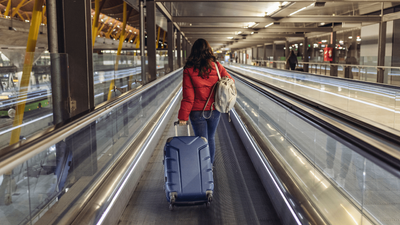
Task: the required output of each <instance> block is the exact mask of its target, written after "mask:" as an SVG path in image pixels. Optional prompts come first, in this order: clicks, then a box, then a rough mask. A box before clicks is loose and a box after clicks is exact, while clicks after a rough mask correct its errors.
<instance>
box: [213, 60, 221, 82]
mask: <svg viewBox="0 0 400 225" xmlns="http://www.w3.org/2000/svg"><path fill="white" fill-rule="evenodd" d="M214 65H215V70H217V74H218V80H221V74H219V69H218V65H217V63H216V62H214Z"/></svg>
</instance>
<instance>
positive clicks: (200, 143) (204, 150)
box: [163, 122, 214, 210]
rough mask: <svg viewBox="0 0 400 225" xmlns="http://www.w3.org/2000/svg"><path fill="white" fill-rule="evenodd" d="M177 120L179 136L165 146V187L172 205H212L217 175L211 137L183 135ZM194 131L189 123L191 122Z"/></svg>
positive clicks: (176, 133) (175, 124)
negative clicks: (210, 145) (214, 177)
mask: <svg viewBox="0 0 400 225" xmlns="http://www.w3.org/2000/svg"><path fill="white" fill-rule="evenodd" d="M178 125H179V123H178V122H175V123H174V126H175V136H176V137H171V138H169V139H168V140H167V143H166V144H165V147H164V160H163V163H164V179H165V184H164V189H165V195H166V197H167V201H168V202H169V203H170V204H169V209H170V210H173V208H174V206H183V205H186V206H187V205H199V204H206V206H207V207H209V206H210V203H211V201H212V197H213V191H214V179H213V172H212V165H211V158H210V150H209V147H208V142H207V139H206V138H204V137H193V136H179V137H178V130H177V126H178ZM187 130H188V135H190V130H189V125H187Z"/></svg>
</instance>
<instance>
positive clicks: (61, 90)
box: [46, 0, 69, 125]
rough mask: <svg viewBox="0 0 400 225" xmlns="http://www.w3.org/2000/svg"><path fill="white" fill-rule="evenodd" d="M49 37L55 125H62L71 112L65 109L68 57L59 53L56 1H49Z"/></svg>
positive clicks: (47, 2)
mask: <svg viewBox="0 0 400 225" xmlns="http://www.w3.org/2000/svg"><path fill="white" fill-rule="evenodd" d="M46 4H47V10H46V11H47V27H48V31H47V35H48V47H49V52H50V60H51V65H50V67H51V85H52V103H53V123H54V124H55V125H58V124H62V123H63V122H64V121H67V120H68V119H69V111H68V109H67V108H66V107H65V103H64V102H66V101H67V99H68V87H67V86H66V85H65V84H68V70H66V69H62V68H68V59H67V55H66V54H63V55H60V54H59V51H58V44H59V43H58V34H57V32H58V31H57V2H56V0H47V1H46Z"/></svg>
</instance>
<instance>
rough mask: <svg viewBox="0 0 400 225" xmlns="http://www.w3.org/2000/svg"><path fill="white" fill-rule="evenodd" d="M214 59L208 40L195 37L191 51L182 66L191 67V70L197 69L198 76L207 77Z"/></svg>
mask: <svg viewBox="0 0 400 225" xmlns="http://www.w3.org/2000/svg"><path fill="white" fill-rule="evenodd" d="M216 61H217V59H216V58H215V56H214V53H213V51H212V49H211V47H210V45H209V44H208V42H207V41H206V40H204V39H197V40H196V41H195V42H194V44H193V47H192V51H191V52H190V56H189V57H188V58H187V60H186V64H185V67H184V68H185V69H186V68H192V67H193V71H195V70H198V71H199V76H200V77H201V78H203V79H204V78H209V74H210V72H211V70H212V63H213V62H216Z"/></svg>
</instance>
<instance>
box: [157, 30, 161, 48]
mask: <svg viewBox="0 0 400 225" xmlns="http://www.w3.org/2000/svg"><path fill="white" fill-rule="evenodd" d="M160 32H161V27H158V32H157V33H158V34H157V42H156V49H157V48H158V42H159V41H160Z"/></svg>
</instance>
